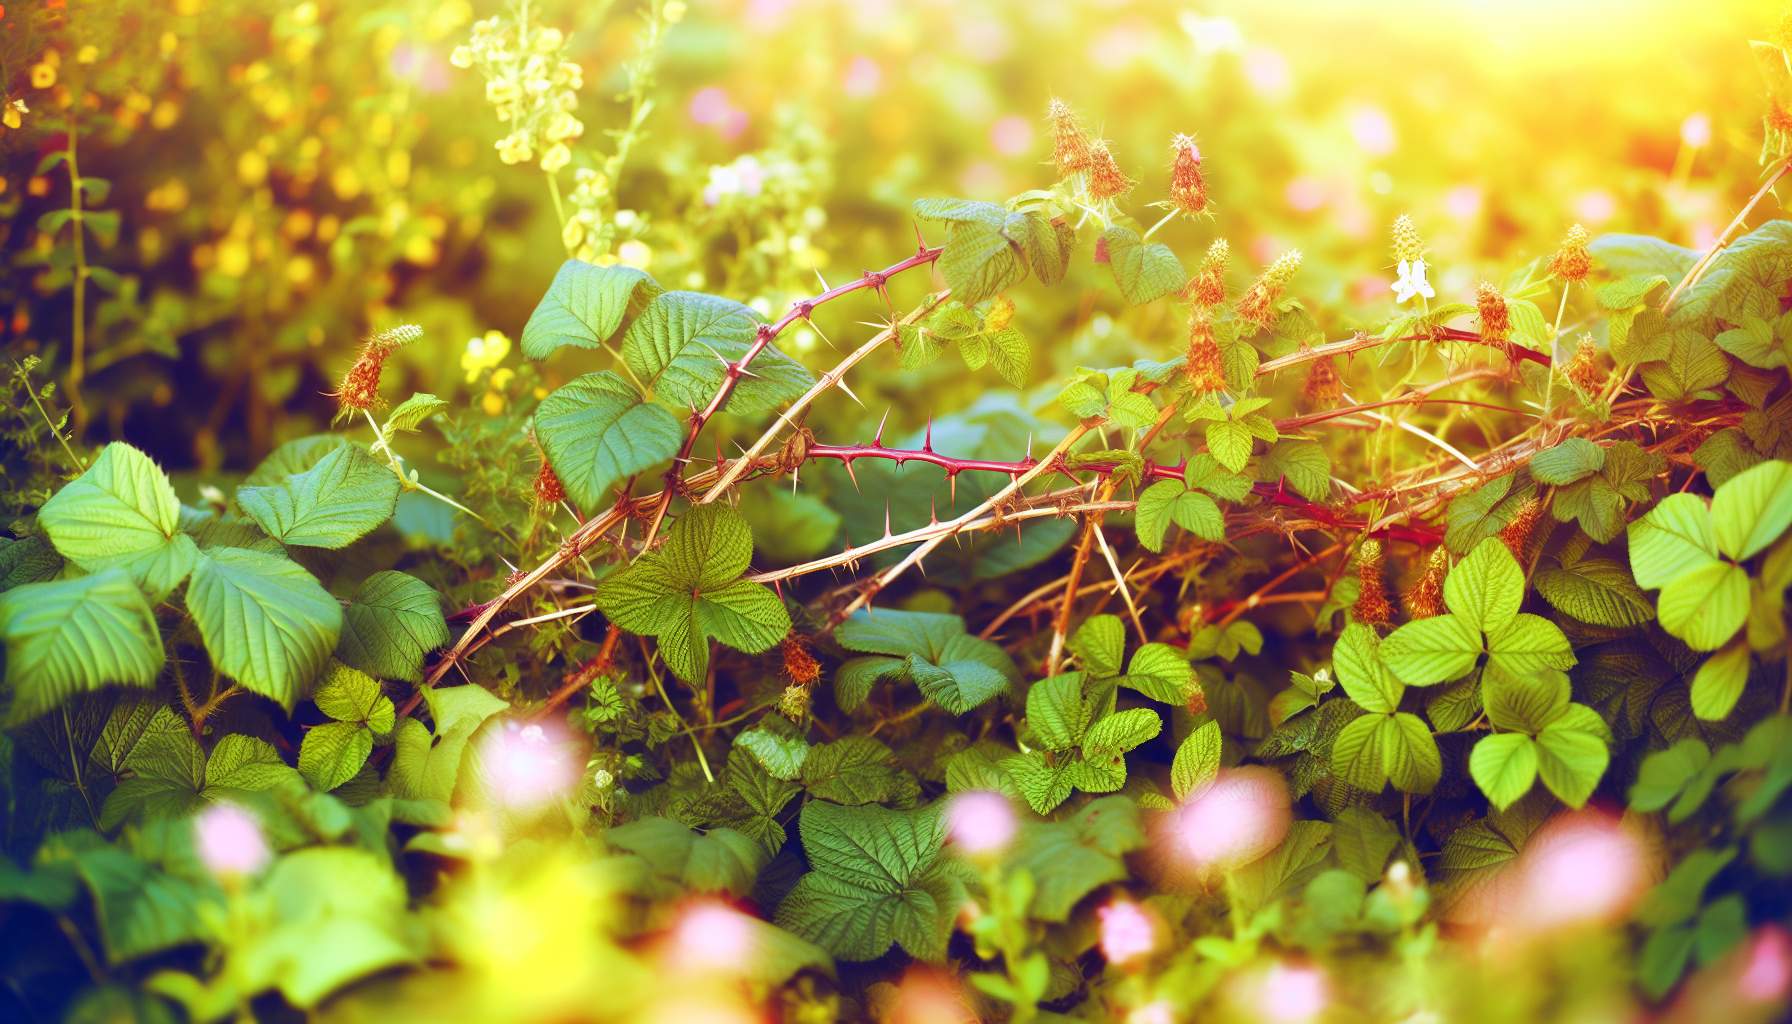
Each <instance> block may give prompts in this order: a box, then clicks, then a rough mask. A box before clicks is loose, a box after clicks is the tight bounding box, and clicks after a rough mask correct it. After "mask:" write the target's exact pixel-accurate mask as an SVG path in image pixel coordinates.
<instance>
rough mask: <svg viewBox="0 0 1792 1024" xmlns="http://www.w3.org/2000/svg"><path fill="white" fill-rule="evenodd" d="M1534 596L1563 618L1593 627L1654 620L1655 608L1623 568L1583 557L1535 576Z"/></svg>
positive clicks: (1603, 559) (1636, 623)
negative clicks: (1535, 589)
mask: <svg viewBox="0 0 1792 1024" xmlns="http://www.w3.org/2000/svg"><path fill="white" fill-rule="evenodd" d="M1535 584H1536V587H1537V593H1539V594H1542V595H1543V599H1544V600H1545V601H1548V602H1549V603H1550V605H1551V607H1553V608H1555V610H1556V611H1559V612H1561V613H1562V614H1564V615H1569V616H1572V617H1573V618H1576V619H1579V620H1580V621H1582V622H1590V623H1592V624H1593V625H1595V626H1610V627H1613V628H1622V627H1625V626H1639V625H1642V624H1643V623H1645V622H1648V621H1649V620H1650V619H1653V618H1654V617H1655V606H1654V605H1653V604H1651V603H1650V601H1649V596H1648V595H1647V594H1645V593H1643V590H1642V588H1641V587H1638V586H1637V585H1636V583H1635V582H1633V581H1632V580H1631V578H1630V574H1629V573H1628V572H1626V571H1625V570H1624V567H1623V566H1622V565H1619V564H1618V563H1617V562H1614V561H1611V560H1609V559H1605V558H1584V559H1581V560H1579V561H1576V562H1574V563H1573V564H1571V565H1565V566H1562V567H1561V568H1556V569H1545V570H1543V571H1542V572H1539V573H1538V574H1537V577H1536V580H1535Z"/></svg>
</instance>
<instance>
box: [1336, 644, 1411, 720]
mask: <svg viewBox="0 0 1792 1024" xmlns="http://www.w3.org/2000/svg"><path fill="white" fill-rule="evenodd" d="M1380 646H1381V644H1380V641H1379V640H1377V639H1376V636H1375V630H1373V629H1371V628H1370V627H1368V626H1365V625H1363V624H1362V623H1360V622H1352V623H1350V624H1349V625H1347V626H1345V627H1344V631H1343V632H1342V633H1339V634H1338V642H1337V643H1336V644H1334V645H1333V647H1332V670H1333V671H1334V672H1336V673H1337V674H1338V683H1339V685H1341V686H1343V687H1344V693H1345V694H1346V695H1348V696H1349V697H1350V699H1351V700H1353V701H1355V702H1356V705H1357V707H1360V708H1362V709H1363V710H1364V711H1374V712H1378V713H1381V714H1388V713H1390V712H1392V711H1393V710H1394V709H1395V708H1397V707H1399V706H1400V697H1401V695H1402V694H1403V693H1405V692H1406V687H1405V686H1403V685H1401V683H1400V681H1399V680H1398V679H1396V678H1394V676H1393V674H1392V673H1390V672H1389V671H1388V668H1387V665H1386V664H1384V663H1383V661H1382V656H1381V650H1380Z"/></svg>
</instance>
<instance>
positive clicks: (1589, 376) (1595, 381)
mask: <svg viewBox="0 0 1792 1024" xmlns="http://www.w3.org/2000/svg"><path fill="white" fill-rule="evenodd" d="M1562 373H1563V375H1565V376H1566V377H1567V378H1568V379H1569V380H1571V381H1573V382H1574V386H1575V387H1577V388H1579V389H1580V390H1581V394H1583V395H1593V394H1598V393H1599V390H1600V387H1601V386H1602V385H1603V384H1604V383H1605V374H1604V373H1602V372H1600V369H1599V349H1598V347H1597V346H1595V345H1594V344H1593V336H1592V335H1591V334H1583V335H1581V336H1580V345H1579V346H1578V347H1576V348H1575V350H1574V358H1573V359H1571V360H1569V361H1568V365H1567V367H1565V368H1564V369H1563V370H1562Z"/></svg>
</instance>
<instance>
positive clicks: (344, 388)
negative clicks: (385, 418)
mask: <svg viewBox="0 0 1792 1024" xmlns="http://www.w3.org/2000/svg"><path fill="white" fill-rule="evenodd" d="M422 336H423V329H422V328H420V327H417V326H416V325H414V324H404V325H402V326H399V327H393V328H390V329H388V330H384V331H381V332H379V333H378V334H375V335H374V336H372V337H370V338H368V339H367V340H366V341H365V342H364V343H362V345H361V354H360V355H359V356H358V357H356V359H355V362H354V365H352V366H350V367H349V368H348V372H347V373H345V374H343V375H342V384H341V385H340V386H339V387H338V388H337V389H336V391H335V393H334V397H335V399H336V417H337V418H338V419H342V418H345V417H348V416H352V415H354V414H355V413H357V412H369V411H372V410H373V409H377V408H379V406H380V405H381V401H380V374H381V372H382V371H384V370H385V367H386V359H387V358H388V357H390V356H391V355H392V353H394V352H396V351H398V350H399V349H400V348H401V347H403V346H405V345H408V344H410V343H411V342H413V341H416V340H417V339H418V338H421V337H422Z"/></svg>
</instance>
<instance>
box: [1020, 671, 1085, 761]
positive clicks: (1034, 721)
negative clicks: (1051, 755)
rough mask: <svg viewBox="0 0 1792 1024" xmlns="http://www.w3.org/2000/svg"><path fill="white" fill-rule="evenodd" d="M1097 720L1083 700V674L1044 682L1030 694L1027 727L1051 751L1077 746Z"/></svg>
mask: <svg viewBox="0 0 1792 1024" xmlns="http://www.w3.org/2000/svg"><path fill="white" fill-rule="evenodd" d="M1093 717H1094V711H1093V709H1092V708H1091V707H1090V706H1089V702H1088V701H1087V700H1086V699H1084V697H1083V674H1082V673H1081V672H1065V673H1063V674H1061V675H1055V676H1051V677H1050V678H1047V679H1041V680H1039V681H1038V682H1036V683H1034V684H1033V685H1032V687H1030V688H1029V689H1028V690H1027V726H1028V727H1029V728H1030V729H1032V731H1033V735H1034V737H1035V738H1037V739H1038V741H1039V742H1040V743H1041V744H1044V746H1045V748H1046V749H1047V750H1069V749H1071V748H1072V747H1075V746H1077V745H1078V744H1079V743H1081V742H1082V739H1083V733H1084V732H1085V731H1086V730H1087V729H1088V728H1089V722H1090V720H1091V719H1092V718H1093Z"/></svg>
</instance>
